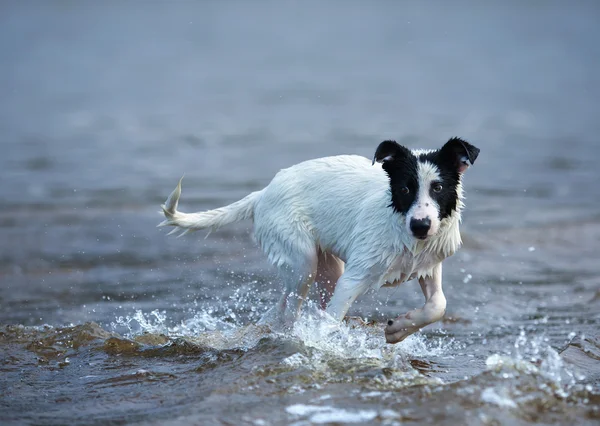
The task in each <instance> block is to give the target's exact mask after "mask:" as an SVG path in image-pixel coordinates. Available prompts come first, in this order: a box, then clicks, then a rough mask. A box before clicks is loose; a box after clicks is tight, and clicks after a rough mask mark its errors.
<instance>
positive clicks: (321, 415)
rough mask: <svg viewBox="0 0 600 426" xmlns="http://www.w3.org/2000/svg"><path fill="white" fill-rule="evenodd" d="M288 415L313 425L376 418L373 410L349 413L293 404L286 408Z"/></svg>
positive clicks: (328, 408) (329, 407) (343, 410)
mask: <svg viewBox="0 0 600 426" xmlns="http://www.w3.org/2000/svg"><path fill="white" fill-rule="evenodd" d="M285 411H286V412H287V413H288V414H291V415H292V416H296V417H308V418H307V420H308V421H309V422H311V423H313V424H323V423H364V422H369V421H371V420H373V419H375V418H376V417H377V414H378V413H377V411H375V410H356V411H350V410H345V409H342V408H336V407H331V406H319V405H305V404H294V405H290V406H288V407H286V409H285Z"/></svg>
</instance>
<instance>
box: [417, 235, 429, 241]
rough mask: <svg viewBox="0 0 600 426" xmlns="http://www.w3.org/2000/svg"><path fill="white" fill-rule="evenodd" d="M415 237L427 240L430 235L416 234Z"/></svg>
mask: <svg viewBox="0 0 600 426" xmlns="http://www.w3.org/2000/svg"><path fill="white" fill-rule="evenodd" d="M415 238H416V239H417V240H421V241H425V240H426V239H427V238H429V235H415Z"/></svg>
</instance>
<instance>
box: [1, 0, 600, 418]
mask: <svg viewBox="0 0 600 426" xmlns="http://www.w3.org/2000/svg"><path fill="white" fill-rule="evenodd" d="M30 6H31V5H28V4H27V3H17V2H12V3H11V2H9V3H3V4H2V6H0V55H1V57H2V61H0V76H1V78H0V99H2V101H0V129H1V132H0V134H1V136H0V147H1V150H2V151H1V152H2V154H1V155H0V170H2V175H1V182H2V185H0V282H1V285H0V323H1V324H3V325H2V326H1V328H0V346H1V347H2V351H0V354H2V355H1V357H2V363H1V365H0V369H1V371H2V380H1V381H0V418H2V421H3V424H4V423H8V424H10V423H11V422H12V423H15V424H22V423H24V422H28V423H35V424H57V423H59V424H62V423H69V424H78V423H87V424H89V423H98V424H106V423H117V424H123V423H134V422H147V423H152V422H154V423H156V424H190V423H195V424H254V425H268V424H296V425H303V424H326V423H328V422H338V423H362V424H372V423H379V424H390V425H391V424H407V423H409V424H411V423H412V424H427V423H435V424H438V423H439V424H507V425H509V424H510V425H513V424H531V423H544V424H549V423H556V424H566V423H568V424H571V423H572V424H597V422H598V420H599V419H600V408H599V406H600V397H599V394H600V388H599V387H598V386H599V385H598V383H599V382H600V369H599V368H598V365H599V364H598V361H599V360H600V343H599V341H598V337H599V336H598V332H597V330H598V328H599V322H600V316H599V314H598V312H600V278H599V274H598V266H597V242H598V241H599V239H600V200H599V199H598V197H597V195H596V194H597V193H598V191H597V189H596V185H597V182H598V177H599V175H598V171H597V167H596V165H595V162H596V159H597V158H598V157H599V156H600V144H598V143H597V141H596V135H597V134H598V133H599V132H600V125H599V123H598V120H597V111H598V110H599V107H600V105H599V101H598V100H599V99H600V84H598V83H599V81H598V76H599V75H600V55H599V53H600V52H598V43H597V42H596V40H598V39H599V37H600V34H599V31H600V30H599V28H600V27H598V25H597V22H598V14H599V12H600V10H599V8H598V6H597V5H596V3H594V2H578V3H576V4H566V3H564V2H558V1H557V2H545V3H544V4H543V5H540V4H535V5H534V4H529V3H523V2H516V1H507V2H503V3H501V4H500V3H498V4H494V5H492V4H473V3H472V2H465V3H462V4H461V3H460V2H459V3H457V2H453V3H452V5H450V4H449V3H448V2H443V1H433V2H427V3H418V2H415V3H408V2H399V3H383V2H382V3H373V4H369V6H366V5H364V4H361V3H348V2H339V1H332V2H327V3H303V4H302V5H295V4H290V3H287V2H284V3H281V2H251V3H250V2H227V5H224V4H222V3H219V2H199V3H197V4H196V3H195V4H191V3H190V4H188V3H185V4H177V5H174V4H167V3H164V4H159V3H152V4H146V5H145V6H144V7H143V8H142V7H140V5H139V4H137V3H135V2H127V3H118V2H108V3H107V2H104V3H98V4H92V3H89V4H88V3H86V4H75V3H68V2H67V3H64V2H46V3H39V4H36V7H35V8H32V7H30ZM454 135H459V136H462V137H464V138H466V139H468V140H470V141H472V142H473V143H474V144H476V145H477V146H478V147H480V148H481V150H482V153H481V155H480V157H479V158H478V161H477V164H476V165H475V166H474V167H472V168H471V169H470V170H469V172H468V174H467V176H466V177H465V179H466V183H465V186H466V191H467V210H466V214H465V217H464V225H463V234H464V240H465V246H464V248H463V249H462V250H461V251H460V252H459V253H458V254H456V255H455V256H454V257H453V258H451V259H448V260H447V261H446V266H445V268H444V275H445V276H444V280H445V281H444V287H445V288H446V294H447V298H448V311H447V315H446V318H445V319H444V321H442V322H441V323H440V324H436V325H434V326H430V327H428V328H426V329H425V330H423V331H422V332H421V333H419V334H417V335H415V336H412V337H410V338H409V339H407V340H406V341H404V342H402V343H401V344H399V345H395V346H390V345H386V344H385V343H384V338H383V331H382V330H383V324H384V322H385V320H387V319H388V318H390V317H392V316H396V315H398V314H399V313H401V312H405V311H407V310H410V309H412V308H414V307H416V306H419V305H420V304H421V303H422V300H421V298H422V296H421V295H420V294H419V293H420V290H419V289H418V286H416V284H415V283H412V282H411V283H407V284H406V285H404V286H402V287H399V288H395V289H390V290H388V289H383V290H381V291H380V292H378V293H373V294H368V295H366V296H365V297H363V298H362V299H360V300H359V301H358V302H357V303H356V304H355V305H354V306H353V308H352V310H351V312H350V313H351V315H353V316H357V317H360V318H362V319H364V320H365V321H363V320H359V319H357V318H355V319H351V320H350V321H349V322H348V323H345V324H342V325H340V324H336V323H335V322H332V321H330V320H329V319H328V318H326V317H325V316H323V315H322V314H321V313H320V312H319V311H318V310H317V309H315V308H314V307H313V306H312V305H310V304H309V306H307V308H306V310H305V312H304V314H303V317H302V320H301V321H300V322H299V323H298V324H296V326H295V328H294V330H292V331H290V332H288V333H280V332H275V331H272V330H269V329H265V328H260V327H257V326H255V325H253V324H254V322H255V321H256V320H257V319H258V318H259V317H260V316H261V315H262V314H263V313H264V312H265V311H266V310H267V309H268V308H269V307H270V306H271V305H272V303H273V302H274V301H275V300H276V299H277V297H278V295H279V293H280V288H279V284H278V282H277V280H276V278H275V274H274V270H273V269H272V268H271V267H270V266H269V265H268V264H267V262H266V260H265V259H264V257H263V256H262V255H261V253H260V252H259V250H258V249H257V248H256V247H255V244H254V243H253V242H252V239H251V236H250V224H238V225H235V226H231V227H229V228H225V229H223V230H220V231H219V232H216V233H213V234H212V235H211V236H210V237H209V238H208V239H203V237H204V235H203V234H193V235H191V236H187V237H185V238H182V239H173V238H167V237H165V233H162V232H159V231H158V230H157V229H156V228H155V226H156V224H157V223H158V221H159V220H160V216H159V215H158V213H157V211H158V208H159V205H160V203H162V202H163V201H164V198H165V196H166V195H168V193H169V191H170V190H171V188H172V187H173V185H174V184H175V183H176V181H177V179H178V178H179V177H180V176H181V175H183V174H185V175H186V182H187V184H186V194H185V199H184V200H182V203H184V205H182V208H184V209H186V210H190V211H191V210H197V209H205V208H213V207H216V206H220V205H223V204H226V203H230V202H232V201H235V200H237V199H239V198H241V197H242V196H244V195H245V194H247V193H248V192H250V191H253V190H256V189H260V188H262V187H264V186H265V185H266V184H267V183H268V182H269V180H270V179H271V178H272V176H273V175H274V174H275V173H276V172H277V170H279V169H281V168H283V167H287V166H289V165H291V164H294V163H297V162H299V161H302V160H305V159H308V158H314V157H319V156H325V155H332V154H339V153H354V154H361V155H364V156H366V157H369V158H370V157H371V155H372V153H373V150H374V148H375V147H376V146H377V144H378V143H379V142H380V141H381V140H383V139H386V138H395V139H396V140H398V141H399V142H401V143H403V144H406V145H407V146H410V147H436V146H441V144H442V143H443V142H444V141H445V140H447V139H448V138H449V137H450V136H454Z"/></svg>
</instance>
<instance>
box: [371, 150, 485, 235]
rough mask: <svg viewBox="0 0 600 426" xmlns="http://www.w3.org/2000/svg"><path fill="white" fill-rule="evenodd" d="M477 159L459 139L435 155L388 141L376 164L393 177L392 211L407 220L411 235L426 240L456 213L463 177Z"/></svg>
mask: <svg viewBox="0 0 600 426" xmlns="http://www.w3.org/2000/svg"><path fill="white" fill-rule="evenodd" d="M478 155H479V149H478V148H476V147H474V146H473V145H471V144H470V143H468V142H466V141H464V140H462V139H460V138H452V139H450V140H449V141H448V142H446V144H445V145H444V146H443V147H442V148H440V149H438V150H432V151H422V150H415V151H411V150H409V149H408V148H405V147H404V146H402V145H400V144H398V143H396V142H395V141H389V140H388V141H383V142H382V143H381V144H379V146H378V147H377V150H376V151H375V157H374V158H373V164H375V161H377V162H380V163H382V167H383V169H384V170H385V171H386V172H387V174H388V176H389V177H390V188H391V194H392V203H391V207H393V208H394V210H395V211H397V212H398V213H400V214H402V215H404V216H405V217H406V226H407V228H408V232H409V233H410V234H412V235H413V236H414V237H415V238H418V239H421V240H426V239H427V238H429V237H431V236H432V235H435V234H436V233H437V232H438V230H439V228H440V223H441V222H442V221H443V220H444V219H445V218H447V217H449V216H450V215H451V214H452V212H454V211H455V210H456V208H457V206H458V203H459V193H460V185H461V177H462V174H463V173H464V172H465V171H466V170H467V168H468V167H469V165H471V164H473V163H474V162H475V160H476V159H477V156H478Z"/></svg>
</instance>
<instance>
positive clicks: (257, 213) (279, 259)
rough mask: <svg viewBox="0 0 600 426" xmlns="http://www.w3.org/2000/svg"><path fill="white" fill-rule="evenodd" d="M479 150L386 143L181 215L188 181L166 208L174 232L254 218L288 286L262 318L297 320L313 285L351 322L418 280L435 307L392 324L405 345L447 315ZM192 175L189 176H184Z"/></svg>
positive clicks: (452, 144) (389, 330)
mask: <svg viewBox="0 0 600 426" xmlns="http://www.w3.org/2000/svg"><path fill="white" fill-rule="evenodd" d="M478 155H479V149H478V148H476V147H475V146H473V145H471V144H470V143H468V142H467V141H465V140H463V139H461V138H458V137H453V138H451V139H450V140H448V141H447V142H446V143H445V144H444V145H443V146H442V147H441V148H440V149H437V150H410V149H408V148H406V147H404V146H402V145H400V144H398V143H396V142H395V141H392V140H385V141H383V142H381V143H380V144H379V146H378V147H377V149H376V151H375V155H374V157H373V159H372V160H370V159H367V158H365V157H362V156H358V155H338V156H331V157H323V158H318V159H313V160H308V161H304V162H302V163H298V164H296V165H294V166H292V167H289V168H287V169H283V170H280V171H279V172H278V173H277V174H276V175H275V177H274V178H273V180H272V181H271V182H270V183H269V185H267V186H266V187H265V188H264V189H262V190H260V191H256V192H252V193H251V194H249V195H247V196H246V197H245V198H243V199H241V200H239V201H237V202H235V203H233V204H230V205H228V206H225V207H221V208H218V209H215V210H209V211H204V212H198V213H182V212H180V211H178V210H177V207H178V202H179V198H180V196H181V180H180V181H179V183H178V185H177V187H176V188H175V190H174V191H173V192H172V193H171V194H170V195H169V197H168V198H167V200H166V202H165V203H164V204H163V205H162V214H164V216H165V220H164V221H163V222H161V223H160V224H159V225H158V226H159V227H161V226H174V227H176V228H175V229H174V230H173V231H171V232H170V233H169V235H170V234H172V233H174V232H177V231H178V230H182V231H183V232H182V235H183V234H186V233H188V232H190V231H195V230H200V229H208V230H209V233H210V231H212V230H215V229H218V228H220V227H221V226H224V225H227V224H230V223H234V222H238V221H241V220H244V219H252V220H253V221H254V236H255V239H256V241H257V242H258V244H259V245H260V247H261V248H262V250H263V251H264V252H265V253H266V255H267V256H268V259H269V261H270V262H271V263H272V264H274V265H275V266H276V267H277V269H278V272H279V275H280V277H281V280H282V281H283V286H284V291H283V294H282V296H281V298H280V299H279V301H278V303H277V304H276V305H275V306H274V307H272V308H271V309H270V310H269V311H268V312H267V314H266V315H265V316H264V317H263V319H262V320H261V322H265V321H272V320H273V319H274V318H276V319H277V321H280V320H281V321H283V322H284V323H286V324H289V323H293V322H294V320H295V319H296V318H297V316H298V314H299V312H300V308H301V305H302V302H303V301H304V299H305V298H306V296H307V294H308V291H309V289H310V287H311V285H312V284H313V283H314V282H316V283H317V287H318V290H319V298H320V302H321V306H322V307H323V308H324V309H325V310H326V312H327V313H328V314H329V315H331V316H333V317H334V318H336V319H337V320H340V321H341V320H343V319H344V317H345V315H346V312H347V311H348V309H349V308H350V305H351V304H352V303H353V302H354V301H355V300H356V298H357V297H359V296H360V295H361V294H363V293H365V291H367V290H368V289H379V288H381V287H383V286H396V285H399V284H401V283H403V282H406V281H409V280H412V279H415V278H416V279H418V281H419V284H420V286H421V289H422V291H423V294H424V296H425V304H424V306H423V307H422V308H419V309H415V310H412V311H410V312H408V313H406V314H404V315H400V316H399V317H397V318H395V319H393V320H389V321H388V323H387V327H386V328H385V337H386V341H387V342H388V343H397V342H401V341H402V340H404V339H405V338H406V337H407V336H409V335H411V334H413V333H415V332H416V331H418V330H420V329H421V328H423V327H425V326H426V325H428V324H431V323H433V322H436V321H439V320H440V319H441V318H442V317H443V316H444V314H445V312H446V298H445V296H444V293H443V291H442V261H443V260H444V259H445V258H447V257H448V256H451V255H453V254H454V253H455V252H456V251H457V250H458V248H459V247H460V245H461V243H462V241H461V236H460V231H459V225H460V222H461V211H462V209H463V207H464V205H463V188H462V177H463V174H464V173H465V171H466V170H467V168H468V167H469V166H470V165H472V164H473V163H475V160H476V159H477V156H478ZM182 179H183V178H182Z"/></svg>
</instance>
